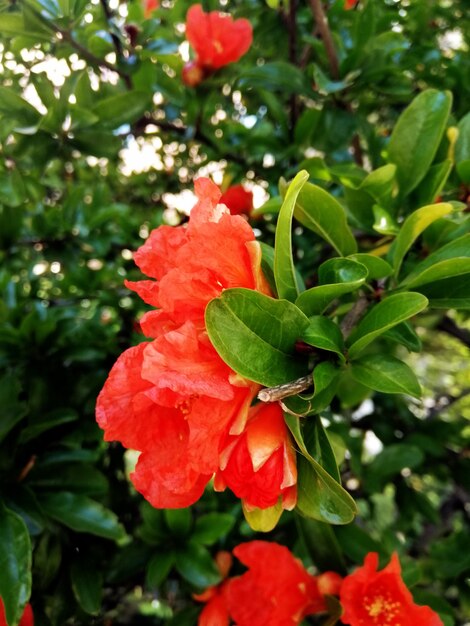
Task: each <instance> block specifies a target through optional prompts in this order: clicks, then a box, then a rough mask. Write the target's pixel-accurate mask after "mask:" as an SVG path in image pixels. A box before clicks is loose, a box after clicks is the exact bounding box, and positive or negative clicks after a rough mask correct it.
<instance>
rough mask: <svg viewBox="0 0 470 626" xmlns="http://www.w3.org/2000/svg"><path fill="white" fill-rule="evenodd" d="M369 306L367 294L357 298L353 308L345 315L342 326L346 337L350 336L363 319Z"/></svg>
mask: <svg viewBox="0 0 470 626" xmlns="http://www.w3.org/2000/svg"><path fill="white" fill-rule="evenodd" d="M368 306H369V301H368V300H367V298H366V297H365V296H361V297H360V298H359V299H358V300H356V302H355V303H354V304H353V306H352V308H351V309H349V311H348V312H347V313H346V315H345V316H344V317H343V320H342V322H341V324H340V328H341V332H342V333H343V336H344V338H345V339H346V338H347V337H349V335H350V334H351V331H352V329H353V328H354V326H355V325H356V324H357V322H358V321H359V320H360V319H361V317H362V316H363V314H364V312H365V310H366V309H367V307H368Z"/></svg>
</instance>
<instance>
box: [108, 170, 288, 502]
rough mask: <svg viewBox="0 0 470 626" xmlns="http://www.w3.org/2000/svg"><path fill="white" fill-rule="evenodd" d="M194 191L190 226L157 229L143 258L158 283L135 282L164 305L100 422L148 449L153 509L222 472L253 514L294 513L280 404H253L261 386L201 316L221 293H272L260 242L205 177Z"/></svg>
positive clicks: (117, 378)
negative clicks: (223, 353) (218, 343)
mask: <svg viewBox="0 0 470 626" xmlns="http://www.w3.org/2000/svg"><path fill="white" fill-rule="evenodd" d="M195 191H196V195H197V197H198V202H197V203H196V205H195V206H194V208H193V209H192V211H191V215H190V218H189V222H188V224H187V225H184V226H179V227H176V228H175V227H170V226H161V227H160V228H157V229H156V230H154V231H153V232H152V233H151V234H150V236H149V238H148V239H147V241H146V242H145V244H144V245H143V246H142V247H141V248H140V249H139V250H138V251H137V252H136V253H135V256H134V259H135V262H136V264H137V265H138V266H139V267H140V269H141V270H142V272H144V273H145V274H146V275H147V276H149V277H150V280H141V281H138V282H135V283H131V282H127V286H128V287H129V288H131V289H133V290H134V291H136V292H137V293H138V294H139V295H140V296H141V298H142V299H143V300H144V301H145V302H147V303H148V304H150V305H152V306H154V307H157V309H156V310H152V311H149V312H148V313H146V314H145V315H144V317H143V318H142V320H141V328H142V331H143V333H144V335H146V336H147V337H149V338H150V341H147V342H144V343H140V344H139V345H138V346H136V347H133V348H130V349H128V350H126V351H125V352H124V353H123V354H122V355H121V356H120V357H119V359H118V361H117V362H116V364H115V365H114V367H113V369H112V370H111V372H110V374H109V377H108V380H107V381H106V383H105V385H104V387H103V389H102V391H101V393H100V395H99V398H98V402H97V408H96V416H97V420H98V423H99V425H100V426H101V428H103V430H104V431H105V439H106V440H107V441H113V440H117V441H120V442H121V443H122V444H123V445H124V446H126V447H128V448H133V449H135V450H138V451H140V452H141V455H140V457H139V460H138V463H137V466H136V468H135V471H134V473H133V474H132V475H131V480H132V482H133V483H134V485H135V487H136V488H137V490H138V491H140V492H141V493H142V494H143V495H144V496H145V498H147V500H149V501H150V502H151V504H153V506H155V507H159V508H179V507H185V506H189V505H191V504H193V503H194V502H195V501H196V500H198V499H199V498H200V496H201V495H202V492H203V491H204V488H205V486H206V485H207V483H208V481H209V480H210V479H211V478H212V476H214V475H215V474H217V477H218V478H217V487H218V488H219V489H221V488H224V487H225V486H226V485H227V486H228V487H230V488H231V489H232V490H233V491H234V492H235V493H236V494H237V495H239V497H240V498H241V499H242V500H243V503H244V506H245V510H252V509H253V508H267V507H269V506H271V505H272V504H276V505H277V506H278V507H279V505H280V504H281V505H282V506H283V507H284V508H289V509H290V508H293V506H294V505H295V501H296V470H295V460H294V454H293V449H292V444H291V440H290V435H289V433H288V432H287V429H286V427H285V424H284V420H283V418H282V412H281V409H280V407H279V406H278V405H277V404H273V405H258V406H257V407H253V408H250V405H251V402H252V400H253V398H254V397H255V395H256V393H257V392H258V390H259V385H257V384H256V383H253V382H252V381H249V380H246V379H244V378H242V377H240V376H238V375H237V374H236V373H235V372H233V371H232V370H231V369H230V368H229V367H228V365H226V364H225V363H224V361H223V360H222V359H221V358H220V356H219V355H218V354H217V352H216V351H215V349H214V347H213V346H212V344H211V342H210V340H209V337H208V335H207V331H206V327H205V321H204V312H205V308H206V306H207V304H208V302H209V301H210V300H211V299H212V298H214V297H217V296H218V295H220V294H221V293H222V291H223V290H224V289H227V288H230V287H245V288H248V289H254V290H257V291H260V292H262V293H265V294H269V288H268V286H267V283H266V281H265V279H264V277H263V275H262V273H261V269H260V263H261V249H260V246H259V244H258V243H257V242H256V241H255V237H254V233H253V230H252V228H251V227H250V226H249V224H248V223H247V221H246V220H245V219H244V218H243V217H241V216H236V215H231V214H230V213H229V211H228V209H227V207H226V206H225V205H223V204H219V201H220V197H221V193H220V190H219V189H218V187H216V185H214V184H213V183H212V182H211V181H209V180H208V179H205V178H200V179H198V180H197V181H196V183H195ZM268 474H269V480H267V479H266V478H265V475H268ZM245 482H246V483H247V484H244V483H245ZM248 482H249V483H250V484H248Z"/></svg>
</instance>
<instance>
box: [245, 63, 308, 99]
mask: <svg viewBox="0 0 470 626" xmlns="http://www.w3.org/2000/svg"><path fill="white" fill-rule="evenodd" d="M237 83H238V85H239V86H240V87H243V88H247V87H253V88H254V89H266V90H267V91H280V92H281V93H283V94H284V93H286V94H289V93H290V94H292V93H304V92H305V91H306V84H305V77H304V72H302V71H301V70H300V69H299V68H298V67H296V66H295V65H292V64H291V63H286V62H284V61H274V62H273V63H265V64H264V65H261V66H259V67H255V66H252V67H251V68H250V69H248V70H244V71H243V72H242V73H241V74H240V75H239V77H238V81H237Z"/></svg>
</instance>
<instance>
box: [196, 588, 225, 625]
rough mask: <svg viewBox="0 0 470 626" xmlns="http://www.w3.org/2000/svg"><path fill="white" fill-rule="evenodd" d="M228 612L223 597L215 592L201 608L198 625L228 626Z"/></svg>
mask: <svg viewBox="0 0 470 626" xmlns="http://www.w3.org/2000/svg"><path fill="white" fill-rule="evenodd" d="M229 620H230V616H229V612H228V608H227V603H226V601H225V597H224V596H223V595H222V594H220V593H217V594H216V595H215V596H214V597H213V598H212V599H211V600H209V602H208V603H207V604H206V606H205V607H204V608H203V609H202V612H201V614H200V615H199V619H198V622H197V623H198V626H229Z"/></svg>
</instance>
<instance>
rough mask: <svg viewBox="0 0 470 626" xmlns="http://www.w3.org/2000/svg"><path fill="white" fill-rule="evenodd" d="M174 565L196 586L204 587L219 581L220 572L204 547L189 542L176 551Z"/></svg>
mask: <svg viewBox="0 0 470 626" xmlns="http://www.w3.org/2000/svg"><path fill="white" fill-rule="evenodd" d="M175 565H176V569H177V570H178V572H179V573H180V574H181V576H182V577H183V578H185V579H186V580H187V581H188V582H190V583H191V584H192V585H195V586H196V587H201V588H206V587H210V586H211V585H217V583H219V582H220V572H219V570H218V569H217V566H216V564H215V563H214V561H213V560H212V557H211V555H210V553H209V552H208V551H207V549H206V548H204V547H203V546H200V545H198V544H195V543H192V542H189V543H188V544H186V545H185V546H184V549H183V550H181V551H178V552H176V558H175Z"/></svg>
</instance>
